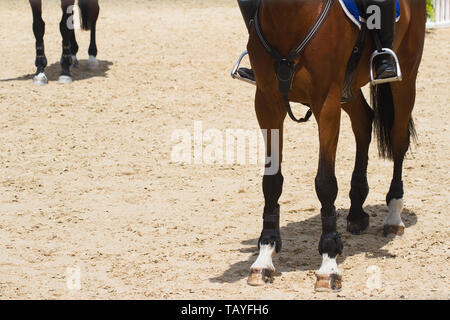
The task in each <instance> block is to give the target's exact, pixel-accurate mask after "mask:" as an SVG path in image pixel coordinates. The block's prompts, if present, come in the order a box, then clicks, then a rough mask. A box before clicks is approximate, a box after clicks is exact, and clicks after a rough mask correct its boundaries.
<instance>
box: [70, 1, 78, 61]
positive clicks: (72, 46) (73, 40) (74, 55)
mask: <svg viewBox="0 0 450 320" xmlns="http://www.w3.org/2000/svg"><path fill="white" fill-rule="evenodd" d="M68 10H69V12H68V13H69V14H72V15H73V14H74V12H73V9H72V8H71V7H69V9H68ZM69 31H70V53H71V54H72V67H74V68H77V67H78V59H77V53H78V49H79V46H78V43H77V38H76V36H75V28H69Z"/></svg>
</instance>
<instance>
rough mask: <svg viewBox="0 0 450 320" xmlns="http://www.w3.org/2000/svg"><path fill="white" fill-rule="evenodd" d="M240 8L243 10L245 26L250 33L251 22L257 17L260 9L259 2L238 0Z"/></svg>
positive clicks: (256, 0)
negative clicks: (256, 14) (257, 11)
mask: <svg viewBox="0 0 450 320" xmlns="http://www.w3.org/2000/svg"><path fill="white" fill-rule="evenodd" d="M237 2H238V5H239V8H240V9H241V13H242V17H243V18H244V21H245V25H246V26H247V29H248V31H249V32H250V27H251V21H252V20H253V19H254V17H255V13H256V10H257V9H258V3H259V0H237Z"/></svg>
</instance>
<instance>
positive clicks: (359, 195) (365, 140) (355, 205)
mask: <svg viewBox="0 0 450 320" xmlns="http://www.w3.org/2000/svg"><path fill="white" fill-rule="evenodd" d="M343 109H344V110H345V111H346V112H347V113H348V115H349V116H350V120H351V122H352V129H353V133H354V135H355V140H356V160H355V168H354V170H353V175H352V182H351V190H350V199H351V206H350V212H349V214H348V217H347V231H348V232H350V233H352V234H360V233H361V232H363V231H364V230H366V229H367V227H368V226H369V215H368V214H367V213H365V212H364V210H363V205H364V202H365V201H366V198H367V195H368V194H369V184H368V183H367V164H368V160H369V155H368V153H369V145H370V142H371V139H372V121H373V111H372V109H371V108H370V106H369V105H368V104H367V101H366V99H365V98H364V96H363V93H362V92H361V90H359V92H358V94H357V95H356V97H355V99H354V100H353V101H352V102H349V103H347V104H345V105H343Z"/></svg>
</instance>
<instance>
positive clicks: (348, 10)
mask: <svg viewBox="0 0 450 320" xmlns="http://www.w3.org/2000/svg"><path fill="white" fill-rule="evenodd" d="M355 1H356V0H339V2H340V3H341V6H342V9H343V10H344V12H345V14H346V15H347V16H348V18H349V19H350V20H351V21H352V22H353V23H354V24H356V25H357V26H358V28H361V19H362V18H361V16H360V14H359V10H358V6H357V5H356V3H355ZM400 12H401V9H400V3H399V2H398V0H397V21H398V20H399V19H400Z"/></svg>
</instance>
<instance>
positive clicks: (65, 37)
mask: <svg viewBox="0 0 450 320" xmlns="http://www.w3.org/2000/svg"><path fill="white" fill-rule="evenodd" d="M74 3H75V0H61V8H62V11H63V13H62V18H61V22H60V24H59V30H60V32H61V36H62V49H63V50H62V55H61V75H60V76H59V80H58V82H59V83H72V75H71V73H70V66H71V65H72V52H71V42H70V40H71V31H73V27H74V26H73V5H74Z"/></svg>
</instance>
